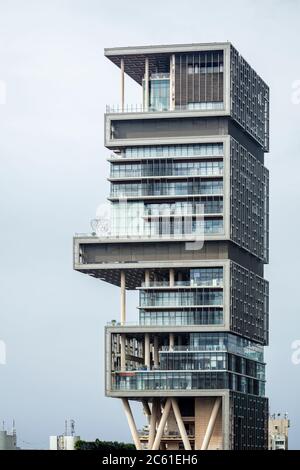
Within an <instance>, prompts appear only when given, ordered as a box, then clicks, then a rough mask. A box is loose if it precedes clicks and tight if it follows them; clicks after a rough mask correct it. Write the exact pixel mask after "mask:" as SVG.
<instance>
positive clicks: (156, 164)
mask: <svg viewBox="0 0 300 470" xmlns="http://www.w3.org/2000/svg"><path fill="white" fill-rule="evenodd" d="M222 175H223V161H219V160H216V161H214V160H212V161H190V162H180V161H176V160H175V161H169V160H162V159H161V160H151V161H150V162H147V163H122V164H121V163H113V164H112V166H111V174H110V176H111V178H138V177H146V176H151V177H152V176H222Z"/></svg>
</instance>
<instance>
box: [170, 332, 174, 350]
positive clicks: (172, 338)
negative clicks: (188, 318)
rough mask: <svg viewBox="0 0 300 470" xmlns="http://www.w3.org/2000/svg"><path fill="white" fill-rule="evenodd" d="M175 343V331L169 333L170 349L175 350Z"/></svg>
mask: <svg viewBox="0 0 300 470" xmlns="http://www.w3.org/2000/svg"><path fill="white" fill-rule="evenodd" d="M174 344H175V338H174V333H170V334H169V350H170V351H173V350H174Z"/></svg>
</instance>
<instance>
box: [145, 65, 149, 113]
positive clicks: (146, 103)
mask: <svg viewBox="0 0 300 470" xmlns="http://www.w3.org/2000/svg"><path fill="white" fill-rule="evenodd" d="M144 96H145V98H144V99H145V102H144V111H148V110H149V57H146V58H145V95H144Z"/></svg>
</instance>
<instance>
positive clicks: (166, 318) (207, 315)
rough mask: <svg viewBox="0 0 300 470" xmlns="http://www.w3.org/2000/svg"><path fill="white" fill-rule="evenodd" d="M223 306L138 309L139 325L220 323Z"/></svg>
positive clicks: (222, 319) (222, 318)
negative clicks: (182, 308) (181, 308)
mask: <svg viewBox="0 0 300 470" xmlns="http://www.w3.org/2000/svg"><path fill="white" fill-rule="evenodd" d="M223 321H224V317H223V308H214V307H207V308H197V309H191V310H186V309H184V310H151V311H149V310H140V313H139V324H140V325H145V326H149V325H153V326H156V325H161V326H164V325H179V326H180V325H182V326H184V325H221V324H222V323H223Z"/></svg>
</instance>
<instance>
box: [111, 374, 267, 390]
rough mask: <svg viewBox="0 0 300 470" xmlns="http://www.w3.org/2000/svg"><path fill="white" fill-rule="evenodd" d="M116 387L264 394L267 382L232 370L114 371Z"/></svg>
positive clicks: (117, 388)
mask: <svg viewBox="0 0 300 470" xmlns="http://www.w3.org/2000/svg"><path fill="white" fill-rule="evenodd" d="M112 380H113V385H112V386H113V389H114V390H123V391H125V390H128V391H132V390H137V391H139V390H140V391H142V390H211V389H230V390H234V391H240V392H243V393H251V394H253V395H261V396H263V395H264V388H265V385H264V382H263V381H259V380H256V379H253V378H251V377H244V376H241V375H238V374H233V373H230V372H179V371H161V372H158V371H156V372H148V371H143V372H142V371H139V372H127V373H122V372H120V373H116V374H113V377H112Z"/></svg>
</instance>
